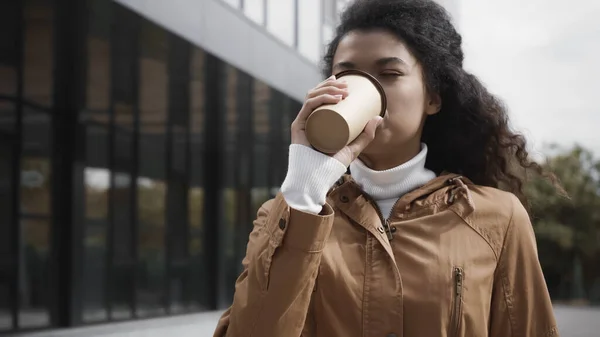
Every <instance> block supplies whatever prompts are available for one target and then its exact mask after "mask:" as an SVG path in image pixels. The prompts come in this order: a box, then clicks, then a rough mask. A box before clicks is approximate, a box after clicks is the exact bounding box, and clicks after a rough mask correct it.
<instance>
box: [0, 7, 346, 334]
mask: <svg viewBox="0 0 600 337" xmlns="http://www.w3.org/2000/svg"><path fill="white" fill-rule="evenodd" d="M347 2H348V1H339V0H337V1H335V0H302V1H300V0H202V1H198V0H178V1H176V2H174V1H142V0H115V1H111V0H65V1H53V0H6V1H2V2H0V32H1V35H0V200H1V201H2V202H0V334H2V333H12V332H16V331H33V330H47V329H55V328H64V327H74V326H85V325H90V324H96V323H108V322H115V321H123V320H133V319H140V318H151V317H160V316H168V315H176V314H182V313H189V312H200V311H210V310H220V309H223V308H225V307H226V306H227V305H228V304H229V303H230V301H231V299H232V296H233V291H234V289H233V284H234V282H235V279H236V278H237V276H238V274H239V273H240V271H241V264H240V261H241V259H242V257H243V256H244V253H245V244H246V240H247V237H248V233H249V231H250V230H251V226H252V221H253V219H254V217H255V214H256V210H257V209H258V207H259V205H260V204H261V203H263V202H264V201H266V200H267V199H269V198H271V197H272V196H273V195H274V193H275V192H276V191H277V188H278V185H279V184H280V183H281V181H282V180H283V178H284V176H285V172H286V165H287V148H288V144H289V141H290V139H289V137H290V136H289V125H290V123H291V121H292V120H293V118H294V116H295V114H296V113H297V111H298V110H299V109H300V107H301V102H302V99H303V97H304V93H305V92H306V90H308V89H309V88H311V87H312V86H314V85H315V84H316V83H317V82H318V81H320V79H321V76H320V72H319V67H318V64H319V59H320V57H321V55H322V52H323V48H324V45H325V43H327V42H328V41H329V39H331V37H332V34H333V28H334V26H335V24H336V22H337V20H338V19H337V16H338V13H339V11H340V10H341V9H342V8H343V7H344V6H345V5H346V3H347Z"/></svg>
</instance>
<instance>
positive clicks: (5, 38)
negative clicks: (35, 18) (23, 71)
mask: <svg viewBox="0 0 600 337" xmlns="http://www.w3.org/2000/svg"><path fill="white" fill-rule="evenodd" d="M21 18H22V16H21V4H20V2H19V1H0V32H2V38H0V95H7V96H14V95H16V94H17V64H19V63H20V62H19V56H20V51H19V50H18V46H19V40H20V32H19V25H20V23H21Z"/></svg>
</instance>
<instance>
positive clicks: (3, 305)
mask: <svg viewBox="0 0 600 337" xmlns="http://www.w3.org/2000/svg"><path fill="white" fill-rule="evenodd" d="M9 275H10V270H8V268H7V267H3V266H2V265H0V333H2V332H3V331H7V330H10V329H12V328H13V315H12V308H11V306H10V303H11V300H12V297H13V296H12V295H11V291H10V288H11V287H10V282H11V281H10V278H11V277H12V276H9Z"/></svg>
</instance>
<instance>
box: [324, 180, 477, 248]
mask: <svg viewBox="0 0 600 337" xmlns="http://www.w3.org/2000/svg"><path fill="white" fill-rule="evenodd" d="M472 184H473V183H472V182H471V181H470V180H469V179H467V178H464V177H462V176H460V175H458V174H454V173H445V172H444V173H442V174H440V175H439V176H438V177H436V178H434V179H433V180H431V181H430V182H429V183H427V184H425V185H424V186H422V187H420V188H418V189H415V190H414V191H411V192H409V193H407V194H405V195H403V196H402V197H400V199H399V200H398V202H397V203H396V206H395V207H396V209H403V208H404V209H406V210H407V211H408V210H409V209H410V208H411V205H412V204H413V203H414V202H415V201H416V200H419V199H423V198H427V197H428V196H430V195H432V194H433V193H435V192H437V191H439V190H441V189H444V188H446V189H447V191H449V192H448V198H447V199H445V200H444V202H445V203H447V204H449V206H450V207H452V208H453V210H454V211H455V212H457V213H458V215H459V216H461V217H465V216H467V215H468V214H470V213H471V212H473V210H474V205H473V202H472V199H471V195H470V192H469V190H468V185H472ZM328 198H329V199H330V203H331V204H332V205H335V207H336V208H338V209H339V210H340V211H341V212H343V213H344V214H346V215H347V216H348V217H349V218H350V219H352V220H353V221H354V222H356V223H358V224H359V225H361V226H362V227H364V228H365V229H366V230H367V231H369V232H370V233H371V234H372V235H374V236H375V238H377V240H378V241H379V242H380V243H381V244H382V246H383V247H384V248H385V250H386V251H387V253H388V254H389V256H390V257H391V258H392V260H394V254H393V251H392V248H391V245H390V242H389V240H388V238H387V235H386V232H385V229H384V227H383V224H382V223H381V218H380V216H379V214H378V212H377V208H376V207H377V206H376V205H375V204H374V202H372V201H371V200H370V198H369V197H368V195H366V194H365V193H364V192H363V191H362V190H361V188H360V186H359V185H358V184H357V183H356V182H355V181H354V179H353V178H352V176H350V175H349V174H346V175H344V176H343V177H342V178H340V180H338V182H337V183H336V185H335V186H334V187H333V188H332V189H331V190H330V192H329V194H328Z"/></svg>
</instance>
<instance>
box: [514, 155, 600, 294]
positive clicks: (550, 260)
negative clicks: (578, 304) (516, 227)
mask: <svg viewBox="0 0 600 337" xmlns="http://www.w3.org/2000/svg"><path fill="white" fill-rule="evenodd" d="M543 166H544V168H545V169H546V170H548V171H550V172H553V173H554V174H555V175H556V176H557V177H558V179H559V180H560V182H561V184H562V186H563V187H564V189H565V190H566V192H567V193H568V197H565V196H562V195H560V194H559V193H557V191H556V189H555V188H554V187H553V186H552V185H551V184H550V183H549V182H547V181H546V180H545V179H544V178H541V177H537V176H536V177H533V178H531V179H530V180H529V181H528V183H527V185H526V189H525V192H526V195H527V196H528V198H529V202H530V205H531V213H532V219H533V225H534V230H535V233H536V236H537V240H538V249H539V251H540V261H541V263H542V267H543V268H544V272H545V273H546V276H547V281H548V283H549V287H550V288H551V291H552V284H551V283H552V279H554V280H555V283H556V291H557V292H560V293H561V295H560V296H555V297H571V298H573V297H577V298H579V297H582V296H584V295H583V294H585V293H586V291H583V290H584V289H586V290H588V291H587V293H597V291H598V289H595V288H596V287H597V284H598V280H600V161H598V160H597V159H595V158H594V156H593V155H592V153H591V152H590V151H588V150H586V149H584V148H582V147H579V146H576V147H574V148H573V149H570V150H564V149H563V150H560V149H559V151H558V153H556V154H555V155H553V156H551V157H549V158H548V159H547V162H546V163H545V164H544V165H543ZM576 266H583V268H581V267H577V268H575V267H576ZM593 266H596V267H595V268H594V267H593ZM582 269H583V270H582ZM551 275H554V276H553V277H552V276H551ZM576 283H580V284H576ZM592 288H594V289H592ZM564 289H572V290H571V291H566V290H564ZM592 300H594V299H592Z"/></svg>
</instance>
